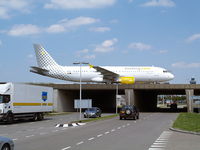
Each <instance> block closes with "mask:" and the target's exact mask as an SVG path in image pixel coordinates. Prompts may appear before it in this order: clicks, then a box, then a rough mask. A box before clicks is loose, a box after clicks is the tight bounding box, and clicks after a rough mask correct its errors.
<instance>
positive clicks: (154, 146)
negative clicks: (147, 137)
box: [151, 145, 166, 148]
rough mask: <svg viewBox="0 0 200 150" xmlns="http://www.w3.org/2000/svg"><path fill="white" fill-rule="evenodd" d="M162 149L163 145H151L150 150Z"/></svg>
mask: <svg viewBox="0 0 200 150" xmlns="http://www.w3.org/2000/svg"><path fill="white" fill-rule="evenodd" d="M152 147H153V148H157V147H158V148H164V147H166V146H165V145H151V148H152Z"/></svg>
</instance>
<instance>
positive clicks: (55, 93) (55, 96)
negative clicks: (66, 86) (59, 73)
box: [53, 89, 58, 112]
mask: <svg viewBox="0 0 200 150" xmlns="http://www.w3.org/2000/svg"><path fill="white" fill-rule="evenodd" d="M53 111H55V112H57V111H58V90H57V89H54V90H53Z"/></svg>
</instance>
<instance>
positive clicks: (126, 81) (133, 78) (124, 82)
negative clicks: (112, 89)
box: [118, 77, 135, 84]
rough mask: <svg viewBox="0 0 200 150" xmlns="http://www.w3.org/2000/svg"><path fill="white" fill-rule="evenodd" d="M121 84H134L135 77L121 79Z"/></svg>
mask: <svg viewBox="0 0 200 150" xmlns="http://www.w3.org/2000/svg"><path fill="white" fill-rule="evenodd" d="M118 81H119V83H121V84H134V83H135V77H119V80H118Z"/></svg>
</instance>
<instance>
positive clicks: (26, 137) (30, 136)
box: [26, 135, 35, 138]
mask: <svg viewBox="0 0 200 150" xmlns="http://www.w3.org/2000/svg"><path fill="white" fill-rule="evenodd" d="M33 136H35V135H27V136H26V138H29V137H33Z"/></svg>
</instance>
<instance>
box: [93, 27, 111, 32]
mask: <svg viewBox="0 0 200 150" xmlns="http://www.w3.org/2000/svg"><path fill="white" fill-rule="evenodd" d="M90 31H93V32H106V31H110V28H109V27H96V28H90Z"/></svg>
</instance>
